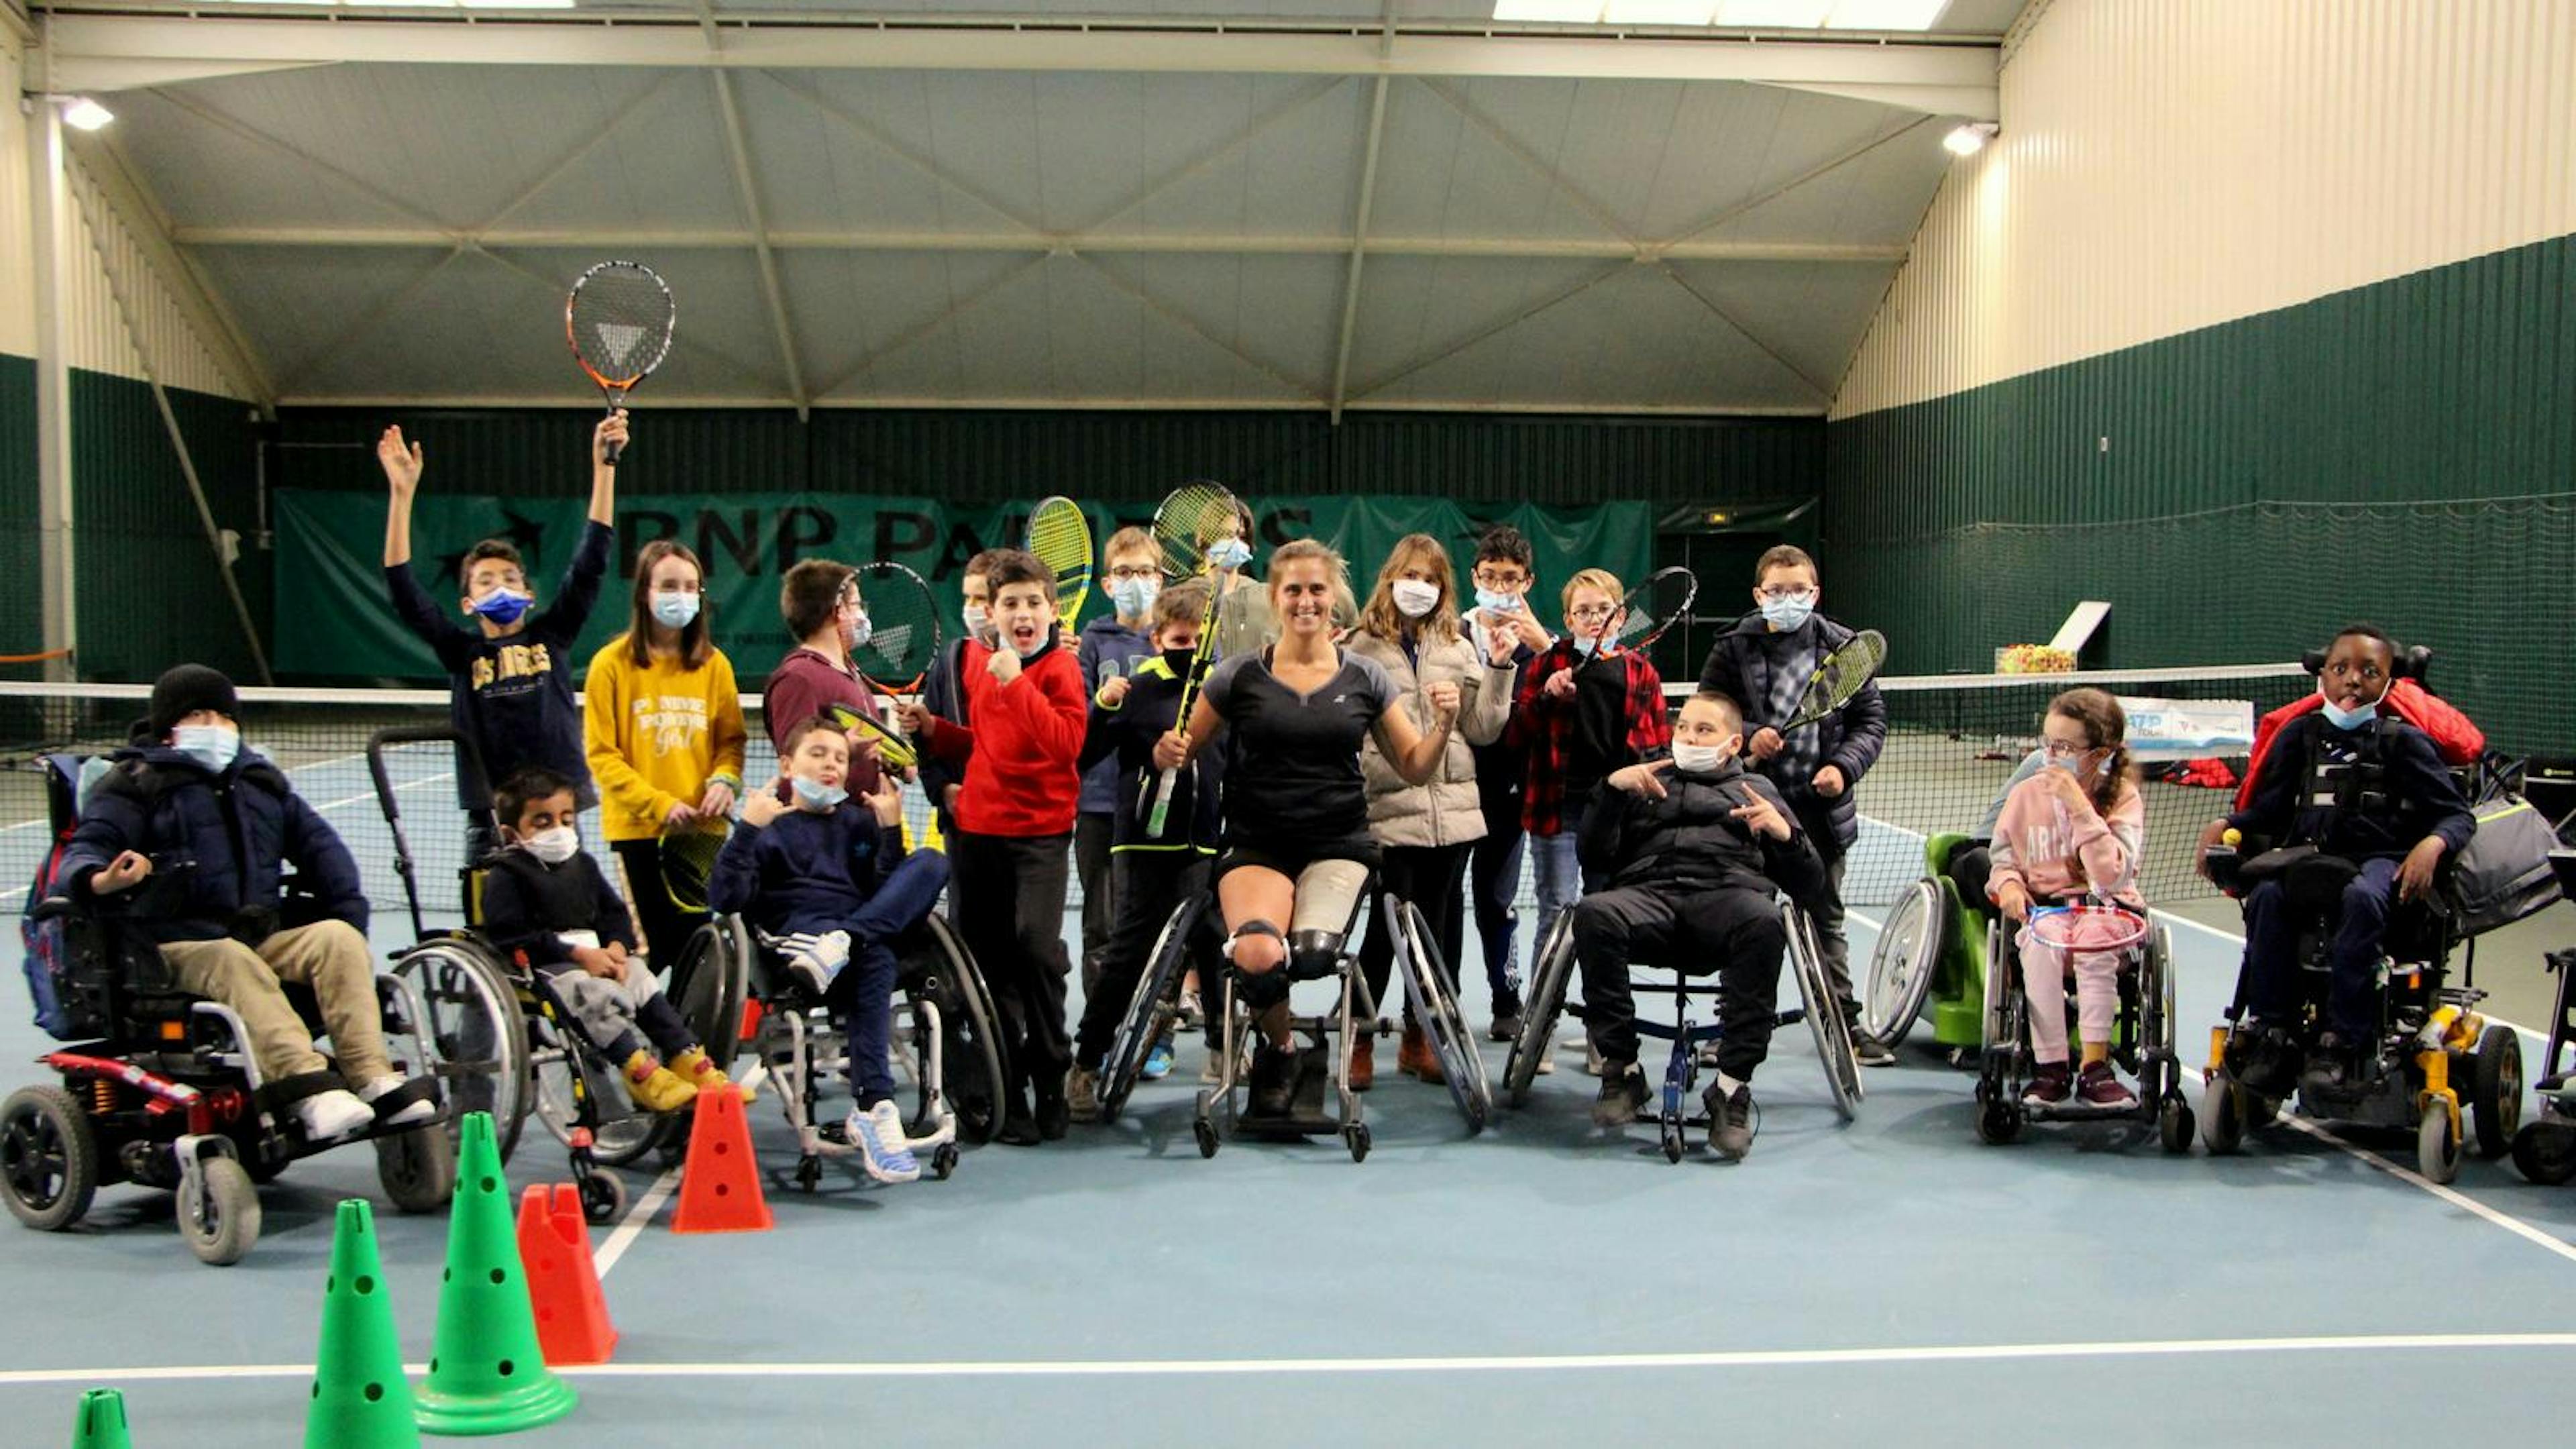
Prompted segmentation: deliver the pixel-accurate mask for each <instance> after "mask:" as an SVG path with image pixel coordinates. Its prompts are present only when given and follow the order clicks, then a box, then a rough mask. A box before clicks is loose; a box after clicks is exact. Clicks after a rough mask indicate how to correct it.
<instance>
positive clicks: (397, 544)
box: [376, 427, 421, 568]
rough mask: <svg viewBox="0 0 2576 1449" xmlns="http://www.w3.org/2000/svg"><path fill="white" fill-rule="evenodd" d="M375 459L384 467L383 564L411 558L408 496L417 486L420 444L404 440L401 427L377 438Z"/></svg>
mask: <svg viewBox="0 0 2576 1449" xmlns="http://www.w3.org/2000/svg"><path fill="white" fill-rule="evenodd" d="M376 462H377V463H379V464H381V465H383V467H384V470H385V494H386V498H385V567H387V568H394V567H396V566H398V565H402V564H407V563H410V562H411V500H412V495H413V494H414V493H417V492H418V491H419V490H420V470H421V456H420V444H418V443H413V444H411V445H410V446H409V447H405V446H404V444H403V435H402V429H401V428H400V427H391V428H387V429H385V435H384V436H383V437H381V438H378V439H376Z"/></svg>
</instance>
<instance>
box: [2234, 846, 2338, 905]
mask: <svg viewBox="0 0 2576 1449" xmlns="http://www.w3.org/2000/svg"><path fill="white" fill-rule="evenodd" d="M2300 848H2301V847H2292V849H2293V850H2296V849H2300ZM2307 851H2308V853H2307V854H2305V855H2302V856H2300V857H2298V858H2297V859H2295V860H2293V861H2291V862H2289V864H2288V865H2287V866H2285V867H2284V868H2283V870H2282V872H2281V876H2282V880H2281V889H2282V893H2283V894H2284V895H2286V896H2288V897H2289V900H2290V904H2291V905H2292V906H2293V907H2294V908H2296V909H2298V910H2300V911H2302V912H2315V913H2317V914H2320V915H2331V914H2333V913H2334V912H2336V911H2338V910H2340V909H2341V908H2342V904H2343V892H2344V888H2345V887H2346V886H2349V885H2351V884H2352V883H2353V881H2355V880H2356V879H2358V878H2359V877H2360V875H2361V867H2360V866H2359V865H2358V864H2356V863H2355V862H2353V861H2351V860H2347V859H2345V858H2344V857H2343V856H2340V855H2325V854H2321V853H2319V852H2318V851H2316V850H2315V849H2314V848H2313V847H2309V848H2307ZM2272 853H2273V854H2276V855H2277V854H2289V853H2290V852H2288V851H2275V852H2272ZM2257 863H2258V864H2259V863H2260V862H2259V861H2258V862H2257Z"/></svg>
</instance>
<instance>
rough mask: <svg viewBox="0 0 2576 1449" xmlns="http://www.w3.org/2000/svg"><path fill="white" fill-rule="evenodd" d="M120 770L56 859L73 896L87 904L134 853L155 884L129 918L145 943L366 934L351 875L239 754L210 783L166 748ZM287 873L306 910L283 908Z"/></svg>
mask: <svg viewBox="0 0 2576 1449" xmlns="http://www.w3.org/2000/svg"><path fill="white" fill-rule="evenodd" d="M115 761H116V763H115V765H114V767H113V768H111V769H110V770H109V771H108V772H107V773H106V774H105V775H104V776H102V777H100V779H99V782H98V785H97V786H96V787H95V788H94V789H93V790H92V791H91V792H90V797H89V801H88V803H87V804H86V805H84V806H83V807H82V809H81V820H80V826H79V828H78V829H76V830H74V831H73V832H72V839H71V845H70V846H69V848H68V849H66V850H65V851H64V853H63V863H62V876H63V879H65V880H67V881H70V882H72V883H73V889H74V890H75V891H76V892H78V893H80V894H83V895H86V894H88V892H89V884H90V883H89V878H90V877H91V876H92V875H94V874H96V873H97V872H98V870H99V869H100V868H101V867H103V866H105V865H106V864H107V863H108V862H110V861H112V860H114V859H116V857H117V856H118V855H119V854H121V853H123V852H125V851H128V850H131V851H134V852H137V853H138V854H141V855H143V856H146V857H148V858H149V859H150V860H151V862H152V874H151V875H150V876H149V877H146V878H145V880H144V881H143V882H142V884H140V885H138V886H136V887H134V888H133V889H132V890H130V891H129V892H127V893H126V895H127V902H126V907H127V909H128V910H129V911H130V912H131V913H132V916H133V919H134V922H135V925H136V926H137V927H138V928H139V929H140V930H141V931H142V932H143V934H145V935H146V936H148V937H150V938H151V939H152V940H155V941H213V940H220V939H222V938H223V937H226V936H233V937H237V938H239V939H241V940H243V941H246V942H253V943H255V942H257V941H259V940H262V939H264V938H265V937H266V936H267V935H268V934H269V933H270V932H271V931H274V930H277V929H279V928H280V927H283V926H294V925H304V924H308V923H309V922H310V921H313V920H320V919H334V920H342V921H346V922H348V923H349V924H350V925H352V926H355V927H357V928H358V929H359V930H360V931H362V932H363V931H365V930H366V929H367V893H366V891H365V889H364V888H363V887H362V886H361V885H360V883H359V880H358V863H357V862H356V861H355V860H353V859H351V858H350V856H349V849H348V847H347V846H345V845H343V844H341V843H340V837H339V835H338V833H337V832H335V831H333V830H332V829H331V826H330V823H329V822H328V821H325V820H324V819H323V818H322V817H321V815H320V814H318V813H316V812H315V810H314V809H313V807H312V806H310V805H307V804H305V803H304V799H303V797H302V796H300V795H298V794H296V793H295V791H294V789H293V788H292V787H291V786H289V785H288V784H287V783H286V776H284V775H283V774H281V773H279V772H278V768H277V766H275V765H272V764H270V763H269V762H268V761H267V760H266V759H265V758H263V757H261V756H259V755H257V754H254V753H252V752H251V751H250V750H247V749H245V750H243V751H242V752H241V753H240V754H238V755H236V756H234V757H233V762H232V763H231V764H230V765H227V766H225V767H224V769H223V771H222V772H221V773H216V772H213V771H210V770H208V769H207V768H206V767H205V766H203V765H201V764H199V763H197V762H196V760H194V759H192V758H190V757H189V756H187V755H184V754H181V753H180V752H179V751H177V750H174V749H171V748H169V747H168V746H166V745H148V746H140V747H135V748H128V749H123V750H119V751H117V752H116V755H115ZM289 865H292V866H293V867H295V876H296V880H297V883H298V893H299V895H303V896H308V897H309V898H310V904H309V905H308V904H306V903H305V902H303V901H299V902H297V903H296V904H295V905H294V906H292V907H290V906H289V905H288V903H287V901H286V900H285V890H284V880H285V875H286V872H285V867H287V866H289Z"/></svg>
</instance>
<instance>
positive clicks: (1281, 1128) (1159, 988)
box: [1100, 872, 1494, 1162]
mask: <svg viewBox="0 0 2576 1449" xmlns="http://www.w3.org/2000/svg"><path fill="white" fill-rule="evenodd" d="M1221 920H1222V917H1221V916H1220V914H1219V911H1218V907H1217V904H1216V901H1215V899H1214V897H1213V895H1212V894H1211V895H1205V896H1199V897H1197V898H1194V899H1192V900H1188V901H1184V902H1183V903H1181V904H1180V905H1179V906H1177V907H1175V908H1174V910H1173V912H1172V916H1171V919H1170V920H1169V921H1167V922H1165V923H1164V926H1163V930H1162V933H1161V934H1160V935H1159V936H1157V937H1156V939H1155V942H1154V950H1153V954H1152V956H1151V957H1150V958H1149V959H1148V960H1147V961H1146V964H1145V970H1144V972H1143V974H1142V975H1140V976H1139V977H1138V978H1137V982H1136V990H1135V993H1134V994H1133V995H1132V996H1130V997H1129V999H1128V1008H1127V1011H1126V1013H1125V1015H1124V1016H1123V1017H1121V1018H1120V1021H1119V1024H1118V1027H1117V1030H1116V1032H1115V1034H1114V1035H1113V1036H1112V1037H1111V1039H1110V1046H1109V1052H1108V1055H1107V1057H1106V1059H1105V1061H1104V1064H1103V1066H1102V1069H1101V1077H1100V1120H1101V1121H1103V1122H1107V1121H1111V1120H1114V1118H1115V1117H1116V1115H1117V1113H1118V1111H1119V1110H1120V1109H1122V1108H1123V1107H1124V1106H1125V1105H1126V1101H1127V1097H1128V1094H1129V1093H1130V1092H1132V1091H1133V1090H1134V1089H1135V1085H1136V1080H1137V1078H1138V1076H1139V1075H1140V1074H1141V1073H1142V1071H1143V1069H1144V1061H1145V1057H1146V1054H1147V1053H1148V1052H1149V1051H1150V1050H1151V1049H1152V1047H1153V1044H1154V1042H1155V1040H1156V1039H1157V1038H1159V1037H1160V1036H1161V1035H1162V1033H1163V1031H1164V1029H1165V1028H1166V1027H1168V1026H1169V1025H1170V1024H1171V1022H1172V1021H1173V1020H1174V1018H1175V1017H1176V1016H1177V1014H1178V1011H1179V1007H1178V1005H1177V995H1178V992H1179V989H1180V983H1181V979H1182V977H1183V975H1184V974H1185V973H1186V972H1187V970H1188V968H1189V966H1190V964H1191V963H1192V962H1193V960H1202V959H1203V960H1204V964H1205V965H1206V966H1207V967H1209V968H1210V969H1211V970H1212V971H1213V972H1214V974H1207V973H1206V972H1203V973H1202V975H1201V977H1200V979H1201V980H1202V981H1203V982H1210V981H1217V982H1222V983H1223V984H1222V985H1221V986H1220V987H1219V988H1218V989H1217V991H1216V993H1215V1001H1214V1002H1213V1003H1212V1005H1213V1009H1214V1010H1215V1011H1216V1013H1217V1017H1216V1021H1217V1062H1218V1066H1217V1080H1216V1083H1215V1084H1214V1085H1213V1086H1209V1087H1206V1088H1203V1089H1202V1090H1201V1091H1200V1092H1199V1094H1198V1099H1197V1103H1196V1107H1195V1110H1194V1112H1193V1114H1192V1117H1191V1122H1190V1128H1191V1133H1192V1135H1193V1136H1194V1137H1195V1138H1196V1140H1197V1142H1198V1149H1199V1156H1201V1157H1214V1156H1215V1155H1216V1151H1217V1148H1218V1146H1219V1145H1220V1144H1221V1143H1222V1142H1223V1141H1224V1139H1225V1138H1226V1137H1229V1136H1237V1135H1242V1136H1252V1137H1262V1138H1272V1139H1281V1140H1286V1139H1294V1138H1301V1137H1321V1136H1325V1135H1328V1134H1329V1135H1334V1136H1338V1137H1340V1138H1341V1140H1342V1145H1343V1147H1344V1148H1345V1149H1346V1150H1348V1151H1349V1153H1350V1154H1351V1161H1353V1162H1365V1161H1367V1160H1368V1154H1369V1146H1370V1135H1369V1125H1368V1122H1367V1121H1366V1119H1365V1116H1364V1114H1363V1111H1362V1108H1361V1105H1360V1099H1359V1094H1358V1093H1357V1092H1355V1091H1353V1090H1352V1089H1351V1052H1352V1048H1353V1045H1354V1044H1355V1043H1356V1041H1357V1040H1358V1037H1357V1035H1356V1033H1359V1032H1374V1033H1376V1034H1377V1035H1379V1036H1384V1035H1387V1034H1388V1033H1389V1032H1391V1031H1393V1030H1394V1026H1393V1024H1392V1023H1390V1022H1388V1021H1387V1020H1385V1019H1384V1018H1382V1017H1380V1016H1379V1015H1378V1007H1377V1002H1376V1001H1375V1000H1374V999H1372V998H1371V997H1370V995H1369V989H1368V983H1367V982H1366V981H1365V980H1364V979H1362V977H1361V974H1360V971H1359V931H1360V928H1361V926H1362V924H1363V923H1364V922H1368V923H1372V929H1376V930H1381V931H1386V932H1389V933H1391V935H1392V939H1393V940H1394V942H1395V953H1394V954H1395V959H1396V962H1397V964H1398V966H1399V968H1400V969H1401V972H1402V979H1403V983H1404V993H1405V999H1406V1001H1407V1002H1408V1003H1409V1004H1410V1005H1411V1007H1412V1010H1413V1014H1414V1017H1415V1019H1417V1020H1418V1021H1420V1022H1421V1024H1422V1029H1423V1032H1424V1034H1425V1035H1426V1036H1427V1037H1428V1038H1429V1040H1430V1043H1431V1048H1432V1051H1433V1053H1434V1054H1435V1055H1436V1056H1437V1057H1438V1058H1439V1061H1440V1068H1441V1076H1442V1079H1443V1080H1444V1081H1445V1082H1446V1084H1447V1086H1448V1088H1449V1096H1450V1100H1451V1101H1453V1102H1455V1103H1456V1104H1457V1107H1458V1113H1459V1115H1460V1116H1461V1117H1462V1118H1464V1119H1465V1121H1466V1123H1467V1134H1468V1135H1469V1136H1471V1137H1472V1136H1474V1135H1476V1134H1478V1133H1480V1132H1482V1131H1484V1130H1485V1124H1486V1122H1487V1121H1488V1120H1490V1119H1491V1117H1492V1115H1493V1101H1494V1099H1493V1089H1492V1087H1491V1086H1490V1085H1489V1083H1488V1082H1487V1080H1486V1077H1485V1063H1484V1059H1483V1058H1482V1057H1480V1056H1478V1055H1477V1053H1476V1039H1475V1036H1474V1034H1473V1033H1471V1032H1469V1031H1468V1029H1467V1022H1466V1018H1465V1017H1464V1016H1463V1015H1462V1014H1461V1013H1460V1011H1459V1009H1458V998H1457V993H1456V992H1454V991H1452V990H1451V989H1450V986H1449V978H1448V974H1447V968H1446V967H1445V966H1444V965H1443V964H1442V963H1441V961H1440V954H1439V950H1438V948H1437V947H1436V946H1434V945H1433V944H1432V935H1431V924H1430V922H1428V921H1426V920H1425V919H1423V916H1422V912H1421V911H1419V910H1417V909H1415V908H1414V906H1413V905H1412V904H1411V903H1410V902H1408V901H1403V900H1399V899H1397V898H1395V897H1393V896H1390V895H1386V894H1384V893H1383V892H1381V891H1380V890H1379V888H1378V881H1377V877H1376V874H1375V873H1374V872H1372V873H1371V874H1370V876H1369V879H1368V881H1367V882H1366V884H1364V885H1363V886H1362V887H1361V889H1360V891H1359V893H1358V895H1357V896H1356V897H1355V898H1354V899H1353V901H1352V903H1351V916H1350V920H1349V922H1348V923H1347V924H1346V925H1345V926H1344V927H1343V929H1342V930H1341V931H1340V932H1338V933H1334V934H1332V935H1331V936H1329V937H1328V938H1327V939H1326V940H1324V941H1321V942H1310V943H1304V944H1302V945H1301V944H1299V943H1297V942H1295V941H1293V940H1292V942H1291V943H1290V950H1289V954H1288V959H1287V960H1286V961H1284V962H1282V963H1281V964H1280V966H1279V967H1278V968H1277V969H1278V970H1280V971H1282V972H1285V973H1287V979H1288V982H1289V984H1290V985H1291V986H1292V987H1293V986H1294V985H1295V984H1296V983H1298V982H1301V981H1322V980H1331V981H1333V982H1335V983H1336V984H1337V986H1338V988H1339V989H1338V990H1337V991H1336V993H1335V998H1336V999H1335V1002H1334V1005H1333V1008H1332V1010H1331V1011H1330V1012H1329V1013H1328V1014H1323V1015H1312V1016H1297V1015H1294V1014H1292V1015H1291V1016H1290V1018H1289V1029H1290V1031H1291V1032H1292V1033H1304V1034H1305V1035H1306V1037H1307V1041H1306V1044H1305V1045H1303V1046H1302V1047H1300V1048H1299V1049H1298V1053H1297V1067H1296V1070H1297V1081H1296V1087H1295V1089H1294V1095H1293V1097H1292V1099H1291V1101H1290V1104H1289V1108H1288V1110H1287V1111H1286V1112H1285V1113H1283V1114H1280V1115H1278V1116H1266V1115H1260V1114H1255V1113H1249V1112H1246V1111H1244V1110H1243V1108H1242V1106H1241V1105H1240V1104H1239V1103H1238V1101H1237V1099H1236V1091H1237V1089H1238V1088H1239V1087H1242V1086H1243V1085H1244V1076H1245V1074H1244V1071H1243V1063H1244V1061H1245V1060H1246V1058H1247V1057H1248V1055H1249V1053H1248V1052H1247V1051H1246V1049H1245V1048H1246V1046H1247V1045H1248V1043H1249V1042H1250V1040H1251V1033H1252V1032H1253V1030H1254V1029H1255V1028H1254V1024H1253V1020H1252V1013H1251V1011H1250V1009H1249V1008H1247V1007H1244V1006H1243V1005H1242V1004H1241V1001H1240V998H1239V997H1238V996H1237V995H1236V987H1237V985H1238V983H1239V978H1238V977H1237V975H1236V973H1235V972H1234V971H1233V970H1232V969H1231V967H1229V966H1226V965H1225V963H1224V962H1223V961H1222V960H1221V959H1217V958H1215V957H1213V956H1212V955H1211V954H1210V953H1209V952H1208V951H1207V947H1208V946H1209V945H1210V944H1211V943H1212V942H1213V941H1214V940H1215V938H1216V936H1217V934H1218V933H1219V932H1221V931H1222V929H1223V928H1222V926H1221V924H1219V923H1220V922H1221ZM1327 1091H1330V1092H1331V1093H1332V1095H1333V1107H1334V1111H1333V1112H1331V1113H1329V1114H1328V1113H1327V1112H1326V1111H1325V1103H1324V1094H1325V1093H1326V1092H1327Z"/></svg>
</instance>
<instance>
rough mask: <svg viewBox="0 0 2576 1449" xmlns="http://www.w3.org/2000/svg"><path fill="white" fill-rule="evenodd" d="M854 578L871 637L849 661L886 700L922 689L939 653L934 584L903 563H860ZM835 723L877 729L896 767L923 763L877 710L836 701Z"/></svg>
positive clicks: (880, 749) (881, 747) (885, 755)
mask: <svg viewBox="0 0 2576 1449" xmlns="http://www.w3.org/2000/svg"><path fill="white" fill-rule="evenodd" d="M851 582H852V583H853V584H854V585H855V586H856V587H857V588H858V591H859V610H860V612H861V613H863V614H865V615H866V616H867V620H868V637H867V639H866V640H865V641H864V642H862V643H861V644H860V645H859V647H858V648H857V649H854V650H852V651H851V653H850V666H851V667H852V668H853V669H856V670H857V671H858V674H859V678H861V679H862V680H865V681H866V682H867V685H868V687H869V688H870V689H872V690H875V691H876V692H877V694H879V695H880V696H882V697H884V698H885V699H888V700H897V699H900V698H902V697H903V696H904V695H907V694H912V693H916V692H918V691H919V690H920V688H921V681H922V677H923V676H924V675H926V674H928V673H929V672H930V664H931V661H932V660H934V659H937V658H938V657H939V643H940V634H939V601H938V600H937V599H936V598H934V597H933V596H932V594H931V592H930V585H929V584H927V583H925V582H923V581H922V577H921V575H919V574H917V573H914V572H913V571H912V570H911V569H908V568H906V567H904V566H903V565H902V564H899V563H871V564H861V565H860V566H859V570H858V573H857V574H856V576H855V577H853V579H852V580H851ZM832 723H834V724H836V725H839V726H840V727H841V728H843V729H848V728H850V727H851V726H852V725H862V726H865V727H866V728H868V729H871V730H874V731H875V732H876V734H877V755H878V757H879V758H880V759H882V760H884V761H885V762H886V763H887V764H889V765H892V766H894V767H895V768H896V769H898V770H908V769H911V768H912V767H913V766H914V765H915V764H917V763H919V762H920V753H919V751H917V750H915V749H914V748H913V745H912V742H911V741H910V740H907V739H905V738H904V737H903V736H902V735H901V734H900V733H898V732H897V731H895V730H893V729H890V728H888V727H887V726H886V724H885V722H884V721H883V720H882V719H880V718H878V717H877V713H876V711H874V710H864V711H863V710H855V709H851V708H849V707H847V706H845V705H835V706H833V708H832Z"/></svg>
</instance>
